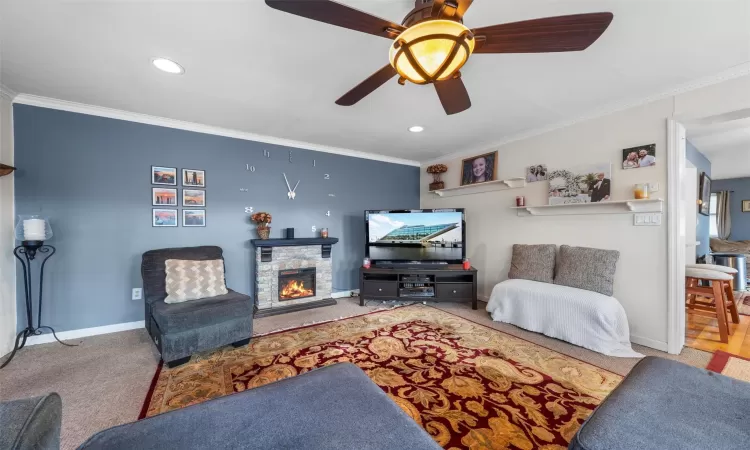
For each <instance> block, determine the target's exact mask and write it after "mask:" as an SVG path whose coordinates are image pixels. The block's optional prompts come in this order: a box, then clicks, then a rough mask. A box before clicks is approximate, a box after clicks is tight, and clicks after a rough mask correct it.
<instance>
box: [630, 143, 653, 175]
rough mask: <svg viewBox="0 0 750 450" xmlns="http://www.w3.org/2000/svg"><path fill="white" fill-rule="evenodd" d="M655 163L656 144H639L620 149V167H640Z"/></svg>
mask: <svg viewBox="0 0 750 450" xmlns="http://www.w3.org/2000/svg"><path fill="white" fill-rule="evenodd" d="M655 165H656V144H649V145H639V146H638V147H630V148H625V149H623V150H622V168H623V169H625V170H627V169H640V168H643V167H651V166H655Z"/></svg>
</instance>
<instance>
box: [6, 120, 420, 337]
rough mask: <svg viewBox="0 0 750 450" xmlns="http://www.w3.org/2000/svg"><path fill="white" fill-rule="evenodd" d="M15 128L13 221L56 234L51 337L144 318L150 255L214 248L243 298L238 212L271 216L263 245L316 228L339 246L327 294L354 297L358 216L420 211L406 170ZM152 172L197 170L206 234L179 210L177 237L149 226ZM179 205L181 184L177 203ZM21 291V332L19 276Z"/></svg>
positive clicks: (99, 129)
mask: <svg viewBox="0 0 750 450" xmlns="http://www.w3.org/2000/svg"><path fill="white" fill-rule="evenodd" d="M14 128H15V130H14V131H15V166H16V167H18V170H17V171H16V175H15V196H16V213H17V214H41V215H44V216H47V217H49V219H50V223H51V225H52V228H53V231H54V237H53V238H52V239H51V240H50V241H48V243H49V244H51V245H54V246H55V247H56V248H57V253H56V254H55V255H54V256H52V258H50V260H49V262H48V263H47V266H46V267H45V285H44V306H43V311H42V322H43V324H44V325H50V326H52V327H54V328H55V329H56V330H58V331H65V330H74V329H80V328H88V327H96V326H103V325H110V324H116V323H124V322H132V321H137V320H143V318H144V317H143V304H142V303H143V301H142V300H137V301H134V300H131V289H132V288H134V287H141V286H142V282H141V276H140V263H141V254H142V253H143V252H145V251H147V250H151V249H156V248H165V247H185V246H196V245H218V246H220V247H222V248H223V249H224V256H225V260H226V270H227V284H228V286H229V287H230V288H232V289H234V290H236V291H239V292H243V293H248V294H252V293H253V288H254V279H253V271H254V265H255V257H254V253H253V252H254V250H253V247H252V246H251V244H250V242H249V240H250V239H254V238H256V237H257V236H256V233H255V227H254V225H253V224H252V223H251V222H250V220H249V215H248V214H246V213H245V207H248V206H249V207H253V208H254V210H255V211H267V212H270V213H271V214H272V215H273V223H272V224H271V226H272V231H271V236H272V237H279V238H280V237H282V235H281V232H282V231H281V230H282V229H283V228H286V227H294V228H295V237H312V236H313V235H314V233H313V232H312V226H313V225H314V226H316V227H317V228H318V229H320V228H323V227H327V228H328V229H329V233H330V235H331V236H332V237H338V238H339V239H340V241H339V243H338V244H336V245H334V246H333V269H334V274H333V286H334V290H345V289H355V288H357V287H358V286H357V280H358V279H357V276H358V269H359V267H360V266H361V263H362V258H363V257H364V244H365V231H364V210H366V209H416V208H419V168H418V167H413V166H405V165H400V164H392V163H386V162H380V161H374V160H368V159H362V158H354V157H349V156H342V155H337V154H331V153H323V152H316V151H311V150H302V149H297V148H289V147H284V146H278V145H271V144H265V143H259V142H252V141H246V140H241V139H234V138H227V137H221V136H214V135H208V134H201V133H195V132H190V131H184V130H177V129H172V128H165V127H158V126H153V125H145V124H139V123H134V122H127V121H121V120H114V119H107V118H102V117H96V116H89V115H85V114H78V113H71V112H65V111H58V110H53V109H46V108H39V107H33V106H27V105H15V106H14ZM264 150H268V151H269V152H270V158H267V157H265V156H264V152H263V151H264ZM290 151H291V156H292V162H290V161H289V156H290ZM313 160H315V166H313ZM247 164H250V165H252V166H255V168H256V170H255V172H250V171H248V170H246V165H247ZM152 165H157V166H166V167H177V168H178V170H181V169H182V168H189V169H203V170H205V171H206V208H205V209H206V216H207V217H206V227H205V228H185V227H182V218H181V214H182V213H181V210H182V207H181V206H178V208H177V209H178V210H180V220H179V222H180V226H179V227H177V228H154V227H152V226H151V210H152V206H151V188H152V187H153V186H152V185H151V181H150V170H151V166H152ZM282 173H286V174H287V177H288V178H289V182H290V183H291V184H292V187H293V186H294V184H295V183H297V180H300V183H299V187H298V188H297V191H296V192H297V196H296V199H295V200H289V199H288V198H287V187H286V183H285V182H284V177H283V175H282ZM325 174H329V176H330V179H325V177H324V175H325ZM179 184H181V183H179ZM243 188H247V189H248V190H249V192H242V191H240V189H243ZM181 196H182V186H178V197H179V200H180V201H179V204H180V205H181ZM328 211H330V213H331V215H330V217H329V216H327V215H326V213H327V212H328ZM35 275H36V274H35ZM18 286H19V289H18V327H19V329H20V328H23V327H24V326H25V325H26V318H25V314H24V311H25V307H24V306H23V295H24V292H23V278H22V275H21V274H20V269H19V281H18Z"/></svg>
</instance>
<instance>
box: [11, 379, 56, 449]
mask: <svg viewBox="0 0 750 450" xmlns="http://www.w3.org/2000/svg"><path fill="white" fill-rule="evenodd" d="M61 425H62V400H61V399H60V396H59V395H57V394H55V393H51V394H47V395H43V396H41V397H34V398H26V399H22V400H14V401H10V402H5V403H0V448H1V449H4V450H59V448H60V427H61Z"/></svg>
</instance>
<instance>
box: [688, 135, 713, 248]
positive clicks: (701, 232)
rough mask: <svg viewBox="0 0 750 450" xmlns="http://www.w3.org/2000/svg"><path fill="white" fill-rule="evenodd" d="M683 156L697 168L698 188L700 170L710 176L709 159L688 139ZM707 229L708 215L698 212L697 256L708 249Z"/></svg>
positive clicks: (696, 231) (696, 232)
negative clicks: (698, 243)
mask: <svg viewBox="0 0 750 450" xmlns="http://www.w3.org/2000/svg"><path fill="white" fill-rule="evenodd" d="M685 157H686V158H687V160H688V161H690V162H691V163H693V165H694V166H695V167H696V168H697V169H698V189H699V190H700V185H701V183H700V175H701V172H705V173H706V175H708V176H709V178H710V177H711V161H709V160H708V158H706V157H705V156H704V155H703V153H701V152H700V151H699V150H698V149H697V148H695V146H694V145H693V144H692V143H691V142H690V141H687V144H686V152H685ZM709 231H710V230H709V223H708V216H704V215H702V214H701V213H698V226H697V228H696V230H695V235H696V237H697V238H698V241H700V243H701V245H699V246H698V251H697V253H698V256H702V255H706V254H708V252H709V251H710V247H709Z"/></svg>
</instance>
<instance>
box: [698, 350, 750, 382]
mask: <svg viewBox="0 0 750 450" xmlns="http://www.w3.org/2000/svg"><path fill="white" fill-rule="evenodd" d="M706 369H708V370H710V371H712V372H716V373H720V374H722V375H726V376H728V377H731V378H735V379H737V380H742V381H747V382H750V359H747V358H743V357H741V356H737V355H733V354H731V353H727V352H724V351H721V350H717V351H716V352H714V356H713V358H711V361H710V362H709V363H708V366H706Z"/></svg>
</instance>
